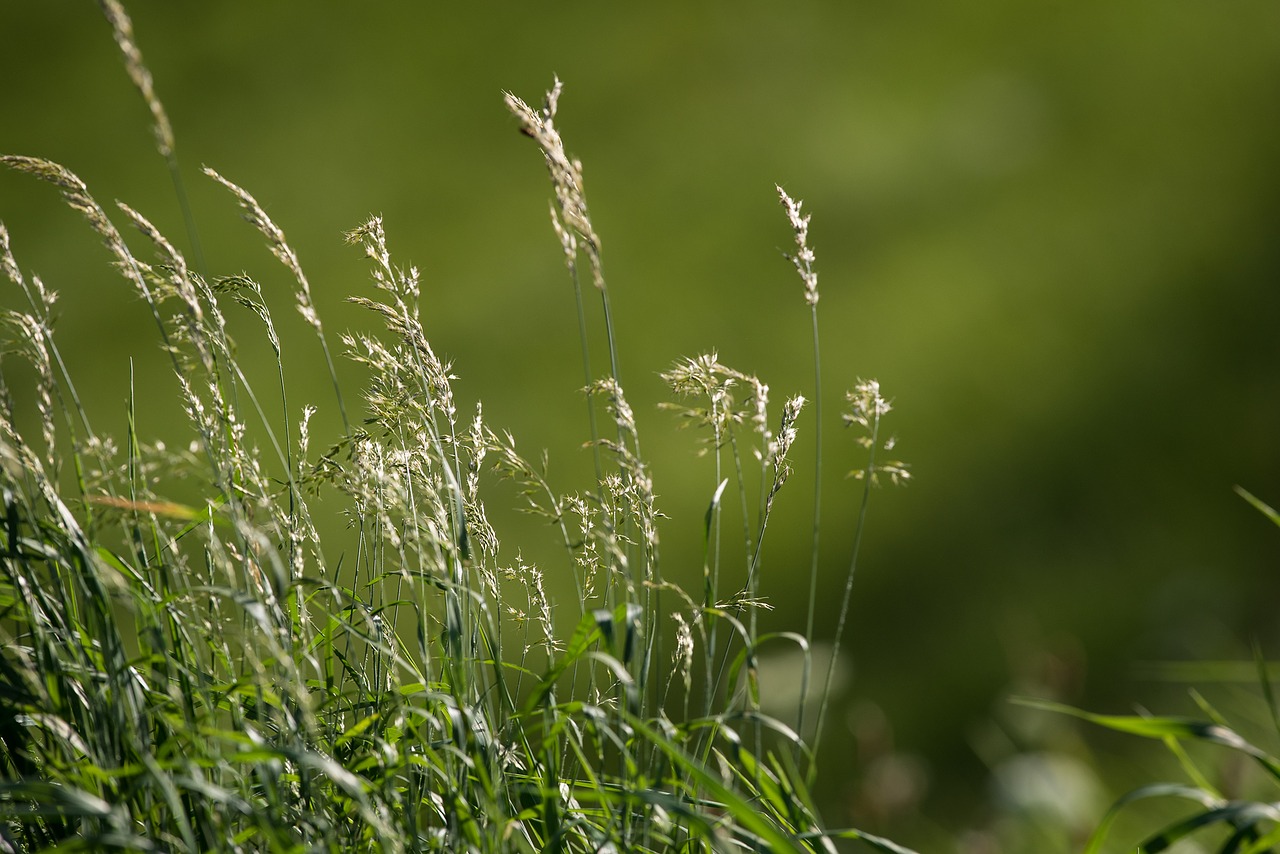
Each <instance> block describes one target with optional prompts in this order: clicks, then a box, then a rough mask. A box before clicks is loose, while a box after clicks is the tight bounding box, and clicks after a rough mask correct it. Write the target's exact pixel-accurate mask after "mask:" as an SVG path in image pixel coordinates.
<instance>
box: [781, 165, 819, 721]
mask: <svg viewBox="0 0 1280 854" xmlns="http://www.w3.org/2000/svg"><path fill="white" fill-rule="evenodd" d="M775 189H777V191H778V199H779V201H780V202H781V203H782V206H783V208H785V209H786V212H787V220H788V222H790V224H791V230H792V232H793V234H794V237H795V244H796V252H795V254H788V255H786V258H787V259H788V260H789V261H791V263H792V265H793V266H794V267H795V269H796V272H797V273H798V274H799V275H800V279H801V281H802V282H803V283H804V298H805V303H806V304H807V305H808V306H809V316H810V320H811V326H812V336H813V407H814V428H813V436H814V439H813V441H814V462H813V535H812V544H811V546H810V551H809V607H808V610H807V612H806V617H805V632H804V634H805V637H807V638H812V637H813V631H814V611H815V609H816V607H817V602H818V566H819V540H820V534H821V530H822V425H823V417H822V354H821V348H820V347H819V344H818V299H819V294H818V272H817V270H815V269H814V266H813V265H814V260H815V259H814V253H813V250H812V249H810V248H809V220H810V216H808V215H804V216H802V215H801V213H800V209H801V206H802V205H803V202H800V201H797V200H795V199H792V198H791V196H789V195H787V192H786V190H784V189H782V187H781V186H776V187H775ZM809 670H810V668H809V659H808V657H807V656H806V658H805V666H804V670H803V673H802V675H801V680H800V703H799V710H798V712H797V716H798V722H797V725H796V726H797V729H798V730H800V731H801V732H804V717H805V711H806V708H807V706H808V697H809V675H810V674H809ZM827 701H828V697H827V695H826V693H825V692H824V694H823V697H822V701H821V702H822V704H823V705H826V703H827Z"/></svg>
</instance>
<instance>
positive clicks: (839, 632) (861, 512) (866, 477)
mask: <svg viewBox="0 0 1280 854" xmlns="http://www.w3.org/2000/svg"><path fill="white" fill-rule="evenodd" d="M879 437H880V412H879V410H878V408H877V409H876V411H875V414H874V415H873V416H872V419H871V447H870V453H869V455H868V457H867V467H866V468H865V469H863V471H862V506H861V507H860V508H859V509H858V524H857V526H856V527H855V528H854V532H853V552H852V554H851V555H850V557H849V573H848V575H847V576H846V577H845V580H844V596H843V598H842V599H841V601H840V618H839V619H838V620H837V621H836V634H835V639H834V640H833V641H832V645H831V660H830V661H829V662H828V663H827V675H826V678H825V680H824V681H823V686H822V705H821V706H820V707H819V708H818V729H817V731H816V732H815V733H814V735H813V755H814V756H815V757H816V756H818V755H819V753H818V748H819V746H820V744H821V742H822V725H823V723H824V722H825V721H826V716H827V707H828V706H829V705H830V703H829V702H828V701H829V700H830V698H831V683H832V681H834V679H835V672H836V664H837V663H838V662H839V660H840V640H841V638H842V637H843V635H844V626H845V620H846V619H847V618H848V616H849V600H850V598H851V597H852V595H853V577H854V575H855V574H856V573H857V570H858V552H859V550H860V549H861V547H862V532H863V530H864V529H865V528H866V524H867V505H868V504H869V503H870V502H871V479H872V476H873V475H874V474H875V470H876V467H875V466H876V444H877V442H878V440H879ZM811 771H812V768H811Z"/></svg>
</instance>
